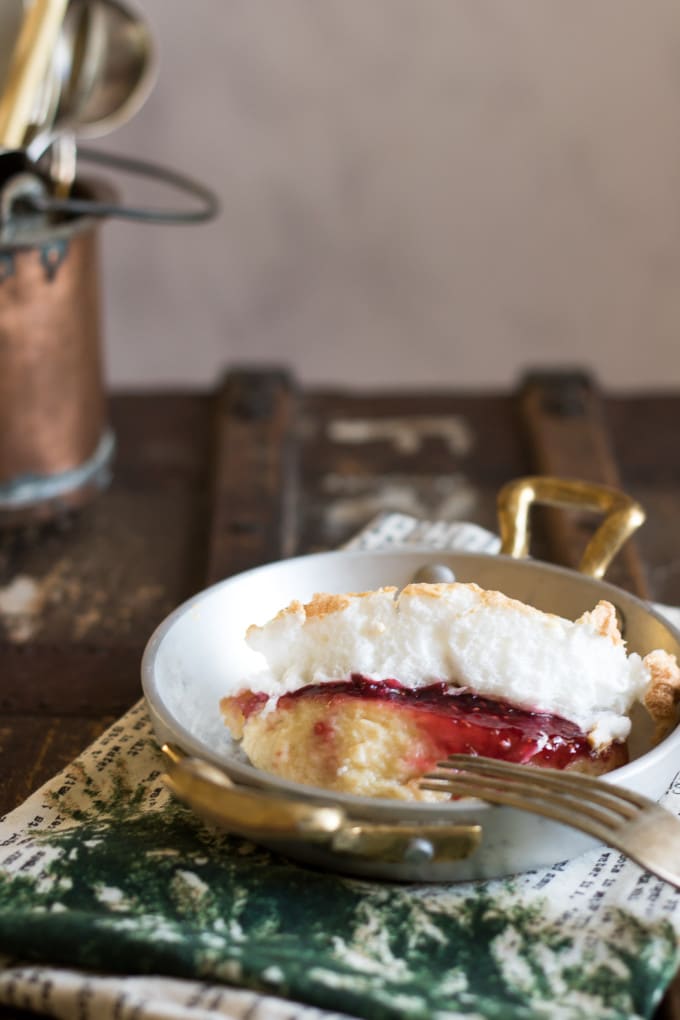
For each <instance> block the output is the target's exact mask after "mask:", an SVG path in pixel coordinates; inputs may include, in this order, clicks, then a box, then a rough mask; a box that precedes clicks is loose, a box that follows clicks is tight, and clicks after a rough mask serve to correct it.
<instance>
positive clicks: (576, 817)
mask: <svg viewBox="0 0 680 1020" xmlns="http://www.w3.org/2000/svg"><path fill="white" fill-rule="evenodd" d="M437 779H438V780H439V781H436V780H437ZM433 780H435V781H433ZM419 786H420V788H421V789H422V790H435V791H438V792H440V793H442V792H448V793H454V794H462V795H463V796H466V795H467V796H472V797H479V798H480V800H485V801H488V802H489V803H491V804H500V805H503V806H505V807H514V808H519V810H520V811H529V812H531V814H538V815H543V816H544V817H545V818H551V819H552V820H553V821H555V822H561V823H562V824H563V825H569V826H571V827H572V828H575V829H580V830H581V831H582V832H586V833H587V834H588V835H590V836H594V837H595V838H596V839H600V840H602V841H603V842H604V843H607V842H609V840H610V839H611V836H612V831H613V830H612V826H611V825H610V824H609V823H608V820H607V818H606V816H604V815H603V816H601V817H599V816H598V817H595V816H594V812H590V811H587V812H584V811H583V809H582V805H578V807H579V811H578V812H575V811H573V810H572V808H571V807H567V808H566V809H565V808H563V807H562V806H561V805H560V803H559V798H555V797H554V796H553V797H552V798H551V800H549V801H548V800H544V799H538V798H536V797H535V796H526V794H525V793H524V792H523V791H521V790H520V791H519V792H518V791H517V790H516V789H515V788H513V787H500V788H499V785H498V784H497V782H496V781H495V780H494V782H493V785H485V784H484V783H483V782H482V781H481V779H480V778H477V777H476V778H474V779H471V781H467V782H466V781H465V779H462V778H461V779H459V778H457V777H456V778H450V779H449V778H442V777H436V776H435V775H434V774H433V775H432V779H430V778H429V777H425V778H424V779H422V780H421V781H420V783H419Z"/></svg>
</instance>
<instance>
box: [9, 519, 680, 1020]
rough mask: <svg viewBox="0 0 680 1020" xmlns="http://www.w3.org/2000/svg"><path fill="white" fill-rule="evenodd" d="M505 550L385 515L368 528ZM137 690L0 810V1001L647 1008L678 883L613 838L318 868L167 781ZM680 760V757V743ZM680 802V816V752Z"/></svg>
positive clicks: (333, 1012)
mask: <svg viewBox="0 0 680 1020" xmlns="http://www.w3.org/2000/svg"><path fill="white" fill-rule="evenodd" d="M409 543H410V544H413V543H416V544H419V545H422V544H429V545H431V546H433V547H435V548H441V549H450V548H458V549H460V548H467V549H470V548H472V549H475V550H477V551H486V552H494V551H496V549H497V539H496V538H495V536H493V535H490V534H489V533H488V532H486V531H483V530H482V529H481V528H478V527H476V526H474V525H467V524H440V523H435V524H430V523H427V522H422V521H417V520H415V519H414V518H411V517H407V516H405V515H402V514H387V515H383V516H381V517H380V518H379V519H377V521H375V522H374V523H373V524H372V525H370V526H369V527H368V528H367V529H366V530H365V531H364V532H362V533H361V535H359V536H358V537H357V539H355V540H354V541H353V542H352V543H351V544H352V546H353V547H354V548H366V549H375V548H382V547H385V546H387V545H402V544H409ZM163 768H164V765H163V761H162V758H161V755H160V753H159V751H158V749H157V747H156V744H155V741H154V738H153V735H152V733H151V730H150V726H149V722H148V719H147V715H146V712H145V707H144V704H143V703H142V702H140V703H139V704H137V705H135V706H134V708H132V709H131V710H130V711H129V712H128V713H127V714H126V715H125V716H123V718H122V719H120V720H119V721H118V722H117V723H116V724H115V725H114V726H112V727H111V728H110V729H109V730H108V731H107V732H106V733H105V734H104V735H103V736H102V737H101V738H100V739H99V740H97V741H96V743H95V744H93V745H92V746H91V747H90V748H88V750H86V751H85V752H84V753H83V754H82V755H81V756H80V757H79V758H78V759H76V761H74V762H73V764H72V765H70V766H69V767H68V768H66V769H64V771H62V772H60V773H59V775H57V776H55V778H54V779H53V780H51V781H50V782H48V783H47V784H46V785H45V786H44V787H42V789H40V790H39V791H38V792H37V793H35V794H33V795H32V796H31V797H30V798H29V799H28V800H27V801H26V802H25V803H24V804H22V805H21V806H20V807H19V808H17V809H16V810H15V811H13V812H11V813H10V814H9V815H7V816H6V817H5V818H4V819H3V820H2V821H0V954H2V958H1V959H0V1004H10V1005H14V1006H17V1007H22V1008H28V1009H32V1010H36V1011H38V1012H43V1013H46V1014H48V1015H51V1016H55V1017H63V1018H68V1020H76V1018H77V1020H127V1018H130V1020H131V1018H135V1020H150V1018H157V1020H164V1018H168V1020H170V1018H172V1020H175V1018H186V1020H208V1018H218V1017H233V1018H238V1020H265V1018H267V1020H269V1018H271V1020H322V1018H323V1020H329V1018H330V1017H331V1016H335V1017H339V1016H341V1015H343V1016H352V1017H366V1018H370V1020H376V1018H413V1020H415V1018H418V1020H426V1018H427V1020H430V1018H432V1020H454V1018H458V1017H467V1018H470V1020H472V1018H498V1020H513V1018H516V1020H520V1018H521V1020H530V1018H551V1020H553V1018H562V1020H571V1018H573V1020H581V1018H582V1017H584V1016H588V1017H589V1018H590V1020H605V1018H607V1020H614V1018H623V1017H626V1018H634V1017H650V1016H651V1015H652V1014H653V1012H654V1009H655V1007H656V1005H657V1004H658V1003H659V1001H660V999H661V997H662V995H663V993H664V990H665V989H666V987H667V985H668V984H669V982H670V981H671V979H672V977H673V975H674V973H675V970H676V967H677V966H678V963H680V953H679V951H678V934H679V933H680V893H678V892H676V891H675V890H673V889H672V888H671V887H670V886H668V885H665V884H664V883H662V882H660V881H658V880H657V879H655V878H653V877H651V876H650V875H649V874H647V873H645V872H643V871H641V870H640V868H638V867H637V866H636V865H634V864H632V863H631V862H630V861H628V860H626V859H625V858H624V857H622V856H621V855H620V854H619V853H617V852H615V851H613V850H608V849H601V850H595V851H592V852H589V853H587V854H585V855H582V856H581V857H579V858H576V859H575V860H572V861H569V862H564V861H563V862H556V863H555V865H554V866H553V867H551V868H546V869H542V870H540V871H534V872H530V873H527V874H524V875H521V876H517V877H515V878H512V879H507V880H495V881H489V882H471V883H464V884H438V885H420V884H419V885H415V884H412V885H398V884H390V883H380V882H374V881H371V882H369V881H362V880H358V879H351V878H343V877H341V876H337V875H331V874H325V873H322V872H317V871H313V870H311V869H307V868H304V867H302V866H299V865H297V864H295V863H292V862H289V861H287V860H284V859H283V858H280V857H278V856H276V855H274V854H272V853H270V852H268V851H266V850H264V849H261V848H259V847H256V846H253V845H252V844H250V843H247V842H244V841H241V840H238V839H235V838H231V837H227V836H225V835H219V834H216V833H214V832H213V831H211V830H209V829H208V828H206V827H205V826H203V825H202V824H201V823H200V822H199V821H198V820H197V819H196V818H195V817H194V816H193V815H192V814H191V813H190V812H189V811H187V810H186V809H185V808H183V807H181V806H180V805H178V804H177V803H175V802H174V801H172V800H171V798H170V797H169V795H168V794H167V792H166V791H165V789H164V787H163V785H162V784H161V782H160V774H161V772H162V770H163ZM679 768H680V763H679ZM663 803H664V804H665V805H666V806H667V807H668V808H669V809H670V810H672V811H674V812H677V813H678V814H680V772H679V773H678V776H676V777H675V778H674V779H673V781H672V782H671V783H670V784H669V787H668V791H667V793H666V795H665V797H664V800H663Z"/></svg>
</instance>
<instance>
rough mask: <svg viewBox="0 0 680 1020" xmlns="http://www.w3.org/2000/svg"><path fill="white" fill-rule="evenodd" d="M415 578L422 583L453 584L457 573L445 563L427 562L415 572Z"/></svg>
mask: <svg viewBox="0 0 680 1020" xmlns="http://www.w3.org/2000/svg"><path fill="white" fill-rule="evenodd" d="M413 580H414V581H415V582H416V583H418V582H420V583H422V584H451V583H452V582H453V581H455V580H456V575H455V574H454V572H453V571H452V570H451V567H447V566H446V565H445V564H444V563H426V564H425V565H424V566H422V567H421V568H420V569H419V570H417V571H416V572H415V574H414V575H413Z"/></svg>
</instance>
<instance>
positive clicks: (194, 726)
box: [142, 478, 680, 881]
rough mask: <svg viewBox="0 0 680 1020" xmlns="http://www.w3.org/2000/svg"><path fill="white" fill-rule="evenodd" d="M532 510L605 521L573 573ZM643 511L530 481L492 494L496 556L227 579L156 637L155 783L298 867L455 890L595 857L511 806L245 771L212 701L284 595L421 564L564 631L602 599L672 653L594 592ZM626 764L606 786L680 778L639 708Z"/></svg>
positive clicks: (636, 611) (377, 579)
mask: <svg viewBox="0 0 680 1020" xmlns="http://www.w3.org/2000/svg"><path fill="white" fill-rule="evenodd" d="M534 502H542V503H550V504H552V505H562V506H564V505H569V506H578V507H580V508H581V509H582V510H583V509H589V510H599V511H604V512H605V513H606V517H605V520H604V522H603V523H602V524H601V526H600V528H599V530H598V532H597V533H596V535H595V536H594V538H593V539H592V540H591V542H590V544H589V545H588V547H587V549H586V552H585V554H584V557H583V561H582V563H581V571H585V572H578V571H574V570H569V569H565V568H561V567H557V566H552V565H549V564H545V563H540V562H537V561H534V560H530V559H525V558H517V557H521V556H525V555H526V550H527V546H528V541H529V530H528V517H529V508H530V506H531V504H532V503H534ZM643 519H644V514H643V513H642V511H641V509H640V507H639V506H638V505H637V504H635V503H633V502H632V501H631V500H630V499H628V497H626V496H624V495H623V494H621V493H618V492H616V491H615V490H612V489H606V488H603V487H594V486H591V485H587V484H585V483H581V482H571V481H563V480H557V479H551V478H529V479H522V480H520V481H519V482H515V483H511V484H510V485H509V486H506V487H505V488H504V489H503V490H502V492H501V493H500V495H499V522H500V529H501V538H502V542H503V546H502V547H503V551H504V554H501V555H498V556H491V555H483V554H481V555H480V554H472V553H443V552H441V551H436V552H433V551H432V550H430V549H414V548H409V549H408V551H400V550H397V551H384V552H371V553H366V552H356V551H353V552H329V553H320V554H317V555H311V556H301V557H298V558H295V559H290V560H284V561H281V562H278V563H273V564H270V565H268V566H263V567H258V568H256V569H254V570H249V571H247V572H246V573H243V574H239V575H237V576H235V577H231V578H229V579H227V580H225V581H222V582H221V583H219V584H216V585H214V586H213V587H211V588H208V589H207V590H205V591H203V592H201V593H200V594H198V595H196V596H195V597H194V598H192V599H190V600H189V601H188V602H186V603H184V604H183V605H181V606H180V607H179V608H178V609H176V610H175V611H174V612H173V613H171V614H170V616H169V617H168V618H167V619H166V620H165V621H164V622H163V623H162V624H161V625H160V626H159V627H158V628H157V630H156V631H155V633H154V634H153V635H152V637H151V639H150V641H149V643H148V645H147V648H146V651H145V653H144V658H143V662H142V683H143V688H144V693H145V696H146V700H147V704H148V708H149V712H150V715H151V719H152V723H153V726H154V730H155V733H156V736H157V738H158V741H159V743H160V744H161V745H162V746H163V748H164V751H165V752H166V754H167V756H168V759H169V763H168V764H169V773H170V774H169V776H168V777H166V781H167V783H168V785H169V786H170V788H171V789H172V790H173V792H174V793H175V794H176V795H177V796H178V797H180V799H182V800H184V801H185V802H186V803H188V804H189V805H190V806H191V807H192V808H193V809H194V810H195V811H196V812H197V813H198V814H200V815H201V816H202V817H204V818H206V819H207V820H209V821H211V822H214V823H217V824H219V825H221V826H222V827H225V828H227V829H229V830H230V831H232V832H235V833H238V834H241V835H244V836H246V837H248V838H251V839H254V840H256V841H258V842H260V843H263V844H265V845H267V846H270V847H272V848H273V849H276V850H279V851H280V852H282V853H284V854H286V855H288V856H290V857H293V858H295V859H297V860H299V861H301V862H304V863H308V864H311V865H313V866H316V867H322V868H325V869H328V870H333V871H340V872H345V873H349V874H355V875H360V876H365V877H372V878H386V879H397V880H406V881H424V880H428V881H452V880H467V879H471V878H489V877H497V876H500V875H506V874H512V873H516V872H519V871H524V870H528V869H531V868H535V867H539V866H543V865H550V864H553V863H555V862H557V861H562V860H566V859H568V858H570V857H573V856H575V855H576V854H579V853H581V852H582V851H584V850H586V849H588V848H590V847H592V846H595V845H596V844H595V841H594V840H592V839H591V838H590V837H587V836H585V835H583V834H582V833H580V832H577V831H576V830H573V829H569V828H566V827H564V826H562V825H559V824H557V823H555V822H552V821H549V820H548V819H545V818H540V817H538V816H536V815H530V814H528V813H526V812H522V811H518V810H515V809H513V808H506V807H495V806H491V805H487V804H483V803H481V802H480V801H477V800H471V799H463V800H459V801H456V802H450V803H443V804H432V803H409V802H403V801H398V802H397V801H393V800H387V799H377V798H368V797H356V796H352V795H349V794H337V793H332V792H329V791H327V790H323V789H319V788H318V787H311V786H304V785H302V784H299V783H292V782H288V781H286V780H283V779H279V778H277V777H275V776H272V775H269V774H268V773H264V772H262V771H260V770H258V769H255V768H253V766H251V765H250V764H249V763H248V761H247V759H246V758H245V757H244V756H243V754H242V752H241V751H240V749H239V748H238V745H237V744H236V743H235V742H234V741H233V740H232V739H231V737H230V736H229V733H228V731H227V730H226V728H225V727H224V725H223V723H222V720H221V716H220V712H219V707H218V703H219V700H220V698H221V697H222V696H223V695H224V694H225V693H226V692H227V691H228V690H234V689H237V688H238V686H239V684H240V682H241V678H242V677H244V676H247V675H248V674H249V673H251V672H252V671H253V670H254V669H256V668H257V666H258V664H259V657H258V656H257V655H256V653H254V652H252V651H251V650H250V649H249V648H248V647H247V645H246V643H245V640H244V634H245V631H246V628H247V627H248V626H249V625H250V624H251V623H263V622H265V621H266V620H268V619H269V618H271V617H272V616H273V615H275V614H276V613H277V612H278V611H279V609H281V608H282V607H283V606H285V605H287V604H288V603H289V602H290V601H292V600H293V599H300V600H302V601H304V600H306V599H309V598H311V596H312V595H313V594H314V593H315V592H319V591H325V592H330V593H342V592H347V591H367V590H370V589H374V588H378V587H380V586H382V585H396V586H397V587H403V586H404V585H405V584H407V583H408V582H409V581H410V580H411V578H412V577H413V576H414V575H415V574H416V572H417V571H418V570H420V569H421V568H422V567H423V566H426V565H428V564H445V565H446V566H447V567H449V568H450V569H451V570H452V571H453V572H454V574H455V577H456V579H457V580H458V581H464V582H468V581H475V582H476V583H477V584H479V585H481V586H482V587H483V588H490V589H495V590H498V591H502V592H504V593H505V594H506V595H509V596H511V597H513V598H518V599H521V600H522V601H523V602H527V603H529V604H530V605H533V606H536V607H537V608H539V609H543V610H545V611H549V612H551V613H556V614H558V615H560V616H564V617H567V618H570V619H575V618H576V617H577V616H580V614H581V613H583V612H585V611H586V610H589V609H592V608H593V606H594V605H595V604H596V603H597V602H598V600H599V599H607V600H609V601H610V602H612V603H613V604H614V605H615V606H616V608H617V610H618V612H619V614H620V618H621V621H622V624H623V629H624V636H625V639H626V641H627V645H628V651H629V652H632V651H635V652H639V653H640V654H641V655H644V654H646V653H647V652H649V651H651V650H652V649H654V648H663V649H665V650H666V651H668V652H671V653H673V654H675V655H676V656H678V657H680V634H679V633H678V631H677V630H676V629H675V628H674V627H673V626H671V625H670V624H669V623H668V622H667V621H666V620H664V619H663V618H662V617H661V616H659V615H658V614H657V613H656V612H654V611H653V610H652V609H650V607H649V606H648V605H647V604H646V603H644V602H642V601H641V600H639V599H637V598H635V597H633V596H632V595H630V594H628V593H627V592H625V591H623V590H622V589H620V588H617V587H614V586H613V585H610V584H607V583H605V582H604V581H602V580H599V578H598V576H593V575H601V574H602V573H603V572H604V569H605V568H606V566H607V564H608V563H609V561H610V559H611V558H612V556H613V555H614V554H615V553H616V551H617V550H618V548H619V547H620V545H621V544H622V543H623V542H624V541H625V539H626V538H627V537H628V535H629V534H630V533H631V532H632V531H633V530H635V528H636V527H637V526H639V524H640V523H642V520H643ZM629 750H630V761H629V763H628V764H627V765H625V766H623V767H621V768H619V769H616V770H614V771H612V772H610V773H609V774H608V775H607V776H606V777H605V778H606V779H607V780H608V781H609V782H612V783H616V784H620V785H622V786H626V787H629V788H630V789H633V790H637V791H638V792H640V793H643V794H645V795H647V796H648V797H651V798H653V799H658V798H659V797H661V796H662V795H663V793H664V792H665V790H666V789H667V786H668V784H669V782H670V781H671V780H672V779H673V777H674V775H675V773H676V772H677V771H678V768H680V728H676V729H675V730H673V732H672V733H670V735H669V736H667V737H666V739H665V740H663V741H662V742H661V743H660V744H658V745H657V746H653V744H652V726H651V723H650V721H649V720H648V719H647V717H646V713H645V711H644V709H642V708H640V709H639V710H638V709H635V711H634V714H633V729H632V734H631V737H630V739H629Z"/></svg>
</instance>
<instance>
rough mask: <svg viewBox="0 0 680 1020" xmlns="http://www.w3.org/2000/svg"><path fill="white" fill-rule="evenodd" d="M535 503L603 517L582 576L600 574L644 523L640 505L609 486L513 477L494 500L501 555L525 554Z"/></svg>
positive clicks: (586, 554)
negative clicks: (495, 501)
mask: <svg viewBox="0 0 680 1020" xmlns="http://www.w3.org/2000/svg"><path fill="white" fill-rule="evenodd" d="M537 503H540V504H543V505H545V506H555V507H562V508H564V509H569V508H571V509H575V510H587V511H594V512H595V513H601V514H604V515H605V518H604V520H603V521H602V524H601V525H600V526H599V528H598V529H597V531H596V532H595V534H594V535H593V537H592V538H591V539H590V541H589V542H588V544H587V546H586V548H585V551H584V553H583V556H582V558H581V562H580V563H579V567H578V569H579V571H580V572H581V573H582V574H588V576H590V577H602V576H603V575H604V573H605V571H606V570H607V567H608V566H609V564H610V563H611V561H612V560H613V559H614V557H615V556H616V554H617V552H618V551H619V549H620V548H621V546H622V545H623V543H624V542H625V541H626V540H627V539H628V538H630V536H631V535H632V534H633V532H634V531H636V530H637V529H638V528H639V527H640V525H641V524H642V523H643V522H644V520H645V512H644V510H643V509H642V507H641V506H640V504H639V503H637V502H636V501H635V500H634V499H631V497H630V496H627V495H626V494H625V493H623V492H619V490H618V489H613V488H611V487H610V486H607V485H596V484H595V483H593V482H582V481H577V480H574V479H567V478H552V477H550V476H549V475H536V476H529V477H526V478H517V479H515V480H514V481H512V482H508V483H507V485H504V486H503V488H502V489H501V490H500V492H499V493H498V497H497V507H498V524H499V529H500V535H501V552H502V553H505V554H506V555H508V556H513V557H515V558H520V557H524V556H528V555H529V546H530V542H531V528H530V520H529V516H530V511H531V508H532V506H534V504H537Z"/></svg>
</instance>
